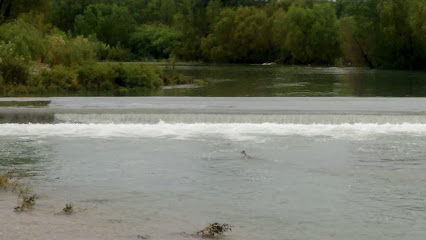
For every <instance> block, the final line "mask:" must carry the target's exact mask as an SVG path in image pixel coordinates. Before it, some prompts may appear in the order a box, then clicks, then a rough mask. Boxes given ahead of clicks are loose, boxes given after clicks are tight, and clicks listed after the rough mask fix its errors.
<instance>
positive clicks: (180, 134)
mask: <svg viewBox="0 0 426 240" xmlns="http://www.w3.org/2000/svg"><path fill="white" fill-rule="evenodd" d="M292 135H295V136H305V137H321V136H323V137H331V138H343V139H355V140H356V139H363V138H365V137H371V136H379V135H410V136H426V124H413V123H401V124H390V123H386V124H373V123H355V124H348V123H343V124H277V123H167V122H163V121H160V122H158V123H156V124H94V123H90V124H80V123H60V124H0V136H3V137H5V136H17V137H50V136H59V137H61V136H62V137H90V138H110V137H124V138H138V137H148V138H164V137H169V138H176V139H193V138H198V137H206V136H211V137H220V138H226V139H231V140H237V141H239V140H249V139H262V138H264V137H267V136H292Z"/></svg>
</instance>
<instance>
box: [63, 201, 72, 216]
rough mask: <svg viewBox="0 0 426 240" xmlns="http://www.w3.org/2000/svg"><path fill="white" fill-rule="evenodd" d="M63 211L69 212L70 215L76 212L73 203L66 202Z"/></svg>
mask: <svg viewBox="0 0 426 240" xmlns="http://www.w3.org/2000/svg"><path fill="white" fill-rule="evenodd" d="M63 211H64V213H66V214H69V215H71V214H73V213H74V208H73V205H72V204H71V203H67V204H65V208H64V209H63Z"/></svg>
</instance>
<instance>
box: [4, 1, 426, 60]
mask: <svg viewBox="0 0 426 240" xmlns="http://www.w3.org/2000/svg"><path fill="white" fill-rule="evenodd" d="M30 10H31V11H37V12H39V13H41V14H43V15H44V19H45V20H44V21H45V23H48V24H51V25H52V26H56V27H57V28H58V31H62V32H63V33H65V34H66V35H67V36H68V37H70V38H72V37H78V36H82V37H84V38H88V39H96V41H100V42H102V43H104V44H105V48H108V49H109V51H111V49H112V50H113V51H112V52H115V53H106V52H105V51H104V52H103V53H102V51H98V52H97V53H96V54H97V55H99V56H98V57H99V58H101V59H102V58H104V59H106V58H108V56H105V54H107V55H108V54H110V55H111V56H109V58H110V59H113V60H156V59H167V58H176V59H180V60H184V61H207V62H227V63H263V62H279V63H284V64H318V65H342V64H343V65H353V66H368V67H371V68H393V69H424V68H425V62H426V1H424V0H336V1H328V0H269V1H268V0H13V1H12V0H0V24H3V25H4V24H7V23H8V22H11V21H14V19H16V18H18V17H19V16H20V14H22V13H25V12H28V11H30ZM23 31H24V30H23ZM0 41H1V38H0ZM112 55H115V56H112Z"/></svg>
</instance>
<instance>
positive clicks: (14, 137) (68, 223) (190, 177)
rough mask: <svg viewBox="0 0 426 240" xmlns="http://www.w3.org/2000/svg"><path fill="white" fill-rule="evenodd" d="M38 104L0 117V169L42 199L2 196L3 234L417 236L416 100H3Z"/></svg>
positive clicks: (423, 102)
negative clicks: (225, 228) (23, 206)
mask: <svg viewBox="0 0 426 240" xmlns="http://www.w3.org/2000/svg"><path fill="white" fill-rule="evenodd" d="M34 100H37V101H48V106H46V107H3V108H0V119H1V120H2V124H0V165H1V167H2V168H9V169H20V170H21V171H24V172H26V173H28V174H29V175H30V177H28V178H26V179H24V180H23V181H25V182H27V183H28V184H29V185H30V186H31V187H32V188H33V189H34V191H35V192H36V193H37V194H38V195H39V196H40V199H38V203H37V205H36V206H35V208H34V209H33V210H32V211H31V212H29V213H21V214H17V213H14V212H13V207H14V206H15V205H16V196H15V195H13V194H12V193H5V192H4V191H0V214H1V216H2V218H1V220H0V222H1V226H2V227H1V229H0V239H16V240H19V239H28V238H31V239H73V240H74V239H90V240H91V239H111V240H112V239H136V236H137V235H144V234H148V235H149V236H151V239H166V240H169V239H170V240H172V239H188V238H190V237H188V236H187V235H184V234H182V233H183V232H186V233H193V232H195V231H197V230H200V229H202V228H203V227H204V226H206V225H207V224H209V223H212V222H216V221H217V222H222V223H229V224H231V225H233V231H232V232H231V233H228V234H227V237H226V239H230V240H234V239H235V240H239V239H246V240H255V239H271V240H275V239H276V240H279V239H280V240H281V239H301V240H302V239H303V240H305V239H316V240H318V239H324V240H325V239H327V240H330V239H336V240H341V239H348V240H351V239H353V240H355V239H356V240H357V239H383V240H389V239H395V240H396V239H398V240H399V239H413V240H421V239H424V236H425V235H426V230H425V228H424V226H425V224H426V205H425V199H426V190H425V188H424V186H425V184H426V174H425V171H426V99H424V98H205V97H202V98H194V97H183V98H181V97H140V98H131V97H129V98H85V97H81V98H34V99H27V98H25V99H22V98H9V99H0V101H2V102H4V101H34ZM20 119H21V120H22V119H25V121H27V122H31V123H27V124H22V121H20ZM243 150H245V151H246V152H247V154H248V155H249V157H244V156H243V155H242V154H241V153H240V152H241V151H243ZM68 202H71V203H73V204H74V206H75V208H76V209H77V213H75V214H74V215H71V216H64V215H58V214H57V213H58V212H60V211H61V209H62V208H63V207H64V206H65V203H68Z"/></svg>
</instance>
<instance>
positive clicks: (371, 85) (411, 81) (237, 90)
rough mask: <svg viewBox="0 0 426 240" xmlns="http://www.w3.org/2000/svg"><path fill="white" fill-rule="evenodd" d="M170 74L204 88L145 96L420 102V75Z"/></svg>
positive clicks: (188, 68)
mask: <svg viewBox="0 0 426 240" xmlns="http://www.w3.org/2000/svg"><path fill="white" fill-rule="evenodd" d="M169 69H170V67H169ZM176 71H177V72H179V73H182V74H184V75H186V76H189V77H191V78H193V79H196V80H203V81H204V82H206V83H207V84H204V86H203V87H194V86H191V85H189V86H179V87H177V88H176V87H175V88H170V87H166V88H164V89H161V90H158V91H153V92H151V93H149V94H150V95H158V96H212V97H219V96H220V97H246V96H247V97H253V96H254V97H265V96H272V97H281V96H286V97H294V96H297V97H315V96H358V97H376V96H382V97H425V96H426V81H425V79H426V73H425V72H413V71H393V70H370V69H365V68H336V67H330V68H324V67H301V66H282V65H272V66H262V65H237V64H218V65H212V64H181V65H177V66H176Z"/></svg>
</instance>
